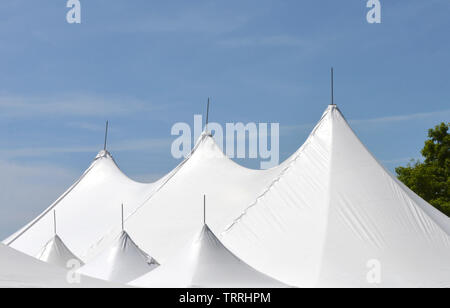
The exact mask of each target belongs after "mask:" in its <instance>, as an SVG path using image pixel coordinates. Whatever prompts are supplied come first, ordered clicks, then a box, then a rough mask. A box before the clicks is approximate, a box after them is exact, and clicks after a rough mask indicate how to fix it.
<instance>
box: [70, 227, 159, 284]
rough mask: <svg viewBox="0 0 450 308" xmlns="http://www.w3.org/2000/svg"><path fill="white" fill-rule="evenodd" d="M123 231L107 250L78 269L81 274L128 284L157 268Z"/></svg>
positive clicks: (156, 263) (151, 259)
mask: <svg viewBox="0 0 450 308" xmlns="http://www.w3.org/2000/svg"><path fill="white" fill-rule="evenodd" d="M158 266H159V264H158V262H157V261H156V260H155V259H153V258H152V257H150V256H149V255H147V254H146V253H145V252H144V251H142V250H141V249H139V247H138V246H137V245H136V244H135V243H134V242H133V240H132V239H131V238H130V237H129V236H128V234H127V233H126V232H125V231H124V232H122V234H121V235H120V237H119V238H118V239H117V241H116V242H115V243H114V244H113V245H112V246H111V247H110V248H109V249H106V250H105V251H104V252H102V253H101V254H100V255H99V256H98V257H96V258H94V259H93V260H92V261H90V262H89V263H88V264H86V265H85V266H83V267H82V268H80V270H79V271H78V272H79V273H81V274H84V275H87V276H90V277H95V278H99V279H103V280H107V281H113V282H119V283H128V282H130V281H131V280H134V279H136V278H137V277H140V276H142V275H144V274H146V273H148V272H149V271H152V270H153V269H155V268H156V267H158Z"/></svg>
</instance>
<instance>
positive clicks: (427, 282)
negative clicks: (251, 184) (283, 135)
mask: <svg viewBox="0 0 450 308" xmlns="http://www.w3.org/2000/svg"><path fill="white" fill-rule="evenodd" d="M449 234H450V220H449V218H448V217H447V216H445V215H444V214H441V213H440V212H439V211H437V210H436V209H435V208H433V207H432V206H431V205H429V204H428V203H426V202H425V201H424V200H422V199H421V198H420V197H418V196H417V195H415V194H414V193H413V192H412V191H411V190H409V189H408V188H407V187H406V186H405V185H403V184H402V183H400V182H399V181H398V180H397V179H396V178H395V177H394V176H392V175H391V174H390V173H389V172H388V171H386V170H385V169H384V168H383V167H382V165H381V164H380V163H378V161H377V160H376V159H375V158H374V157H373V156H372V155H371V153H370V152H369V151H368V150H367V149H366V148H365V147H364V145H363V144H362V143H361V141H360V140H359V139H358V138H357V136H356V135H355V134H354V132H353V131H352V129H351V128H350V127H349V125H348V123H347V121H346V120H345V119H344V117H343V116H342V114H341V112H340V111H339V110H338V108H337V107H336V106H335V105H331V106H329V107H328V109H327V110H326V111H325V113H324V115H323V117H322V119H321V121H320V122H319V124H318V125H317V126H316V128H315V129H314V131H313V132H312V134H311V135H310V136H309V138H308V140H307V141H306V143H305V144H304V145H303V146H302V147H301V148H300V150H299V151H298V152H297V153H296V154H295V159H293V160H292V161H291V163H290V166H289V167H288V168H287V169H286V170H285V171H284V172H283V174H282V175H281V176H280V177H278V178H277V179H276V180H275V181H274V182H273V184H272V185H271V186H270V187H269V188H268V189H267V191H266V192H265V193H264V194H261V195H260V196H259V197H258V198H256V199H255V201H254V202H253V203H251V204H249V206H248V208H247V209H246V210H245V211H244V212H243V213H242V214H241V215H239V216H238V217H237V218H236V219H235V221H234V222H233V223H232V224H231V225H230V226H229V227H228V228H227V230H226V232H225V233H223V238H222V240H223V241H224V243H225V244H226V245H227V246H228V247H230V248H231V249H232V250H233V251H235V252H236V253H237V254H238V256H239V257H240V258H241V259H243V260H244V261H246V262H247V263H248V264H250V265H251V266H253V267H255V268H256V269H258V270H260V271H262V272H264V273H266V274H268V275H270V276H272V277H274V278H276V279H278V280H280V281H283V282H285V283H288V284H290V285H295V286H307V287H314V286H320V287H323V286H324V287H328V286H332V287H372V286H375V287H379V286H381V287H450V237H449Z"/></svg>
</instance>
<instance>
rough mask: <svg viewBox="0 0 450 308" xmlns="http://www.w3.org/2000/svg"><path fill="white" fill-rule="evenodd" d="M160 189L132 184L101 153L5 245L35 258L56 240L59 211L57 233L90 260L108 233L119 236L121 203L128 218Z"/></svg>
mask: <svg viewBox="0 0 450 308" xmlns="http://www.w3.org/2000/svg"><path fill="white" fill-rule="evenodd" d="M157 186H158V182H156V183H154V184H142V183H137V182H134V181H132V180H131V179H129V178H128V177H127V176H126V175H124V174H123V173H122V172H121V171H120V169H119V168H118V167H117V165H116V163H115V161H114V159H113V158H112V156H111V155H110V154H109V153H108V152H106V151H101V152H100V153H99V154H98V155H97V157H96V158H95V160H94V161H93V163H92V164H91V166H90V167H89V168H88V169H87V170H86V171H85V172H84V174H83V175H82V176H81V177H80V179H79V180H78V181H77V182H76V183H75V184H73V185H72V186H71V187H70V188H69V189H68V190H67V191H66V192H65V193H64V194H63V195H62V196H60V197H59V198H58V199H57V200H56V201H55V202H54V203H53V204H52V205H51V206H50V207H49V208H48V209H46V210H45V211H44V212H43V213H42V214H41V215H39V216H38V217H37V218H36V219H35V220H34V221H32V222H31V223H30V224H28V225H27V226H26V227H24V228H23V229H21V230H19V231H18V232H17V233H15V234H14V235H12V236H11V237H10V238H8V239H6V240H5V241H4V244H7V245H9V246H11V247H13V248H15V249H17V250H19V251H22V252H24V253H26V254H28V255H32V256H36V255H37V254H38V253H39V251H40V250H41V249H42V247H43V246H44V245H45V244H46V243H47V242H48V241H49V240H51V239H52V238H53V235H54V227H53V225H54V221H53V210H57V212H58V234H59V235H60V236H62V237H63V238H64V241H65V243H66V244H67V246H68V247H70V249H71V251H72V252H73V253H74V254H76V255H77V256H79V257H81V258H83V260H85V261H89V260H90V258H91V257H92V255H96V254H97V253H98V251H97V247H96V244H97V242H98V240H99V239H100V238H101V237H103V236H104V235H105V233H109V232H111V231H112V230H117V229H118V230H119V232H116V231H115V232H114V234H115V235H118V234H119V233H120V230H121V229H120V225H121V220H120V217H121V204H122V203H123V204H124V205H125V211H126V212H125V215H128V214H129V213H131V212H133V211H134V210H135V208H136V207H138V206H139V205H141V204H142V203H143V202H144V201H145V200H146V198H148V197H149V196H150V195H151V194H152V193H153V192H154V190H155V189H156V188H157ZM115 228H116V229H115ZM114 238H115V237H114ZM103 244H105V245H108V244H109V243H103Z"/></svg>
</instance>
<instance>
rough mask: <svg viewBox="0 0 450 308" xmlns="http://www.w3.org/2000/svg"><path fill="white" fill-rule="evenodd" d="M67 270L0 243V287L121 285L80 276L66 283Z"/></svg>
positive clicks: (98, 286) (102, 286) (92, 286)
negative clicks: (75, 281) (74, 280)
mask: <svg viewBox="0 0 450 308" xmlns="http://www.w3.org/2000/svg"><path fill="white" fill-rule="evenodd" d="M67 274H68V273H67V272H66V271H65V270H64V269H62V268H60V267H58V266H54V265H50V264H47V263H44V262H42V261H39V260H36V259H35V258H32V257H30V256H27V255H25V254H23V253H21V252H18V251H16V250H14V249H12V248H9V247H7V246H5V245H3V244H0V288H110V287H121V285H118V284H111V283H106V282H103V281H100V280H97V279H93V278H89V277H84V276H81V280H80V283H79V284H78V283H73V284H71V283H68V280H67Z"/></svg>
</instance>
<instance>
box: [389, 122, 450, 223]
mask: <svg viewBox="0 0 450 308" xmlns="http://www.w3.org/2000/svg"><path fill="white" fill-rule="evenodd" d="M449 127H450V123H447V124H445V123H441V124H440V125H437V126H436V127H435V128H434V129H430V130H429V131H428V140H427V141H425V146H424V148H423V149H422V151H421V153H422V155H423V157H424V158H425V160H424V161H423V162H421V161H412V162H411V163H409V164H408V165H407V166H406V167H398V168H396V169H395V171H396V172H397V175H398V178H399V180H400V181H402V182H403V183H405V184H406V185H407V186H408V187H409V188H410V189H411V190H413V191H414V192H415V193H416V194H418V195H419V196H421V197H422V198H423V199H425V200H426V201H428V202H429V203H430V204H431V205H433V206H434V207H436V208H437V209H439V210H440V211H442V212H443V213H445V214H447V216H450V177H449V174H450V135H449Z"/></svg>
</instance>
